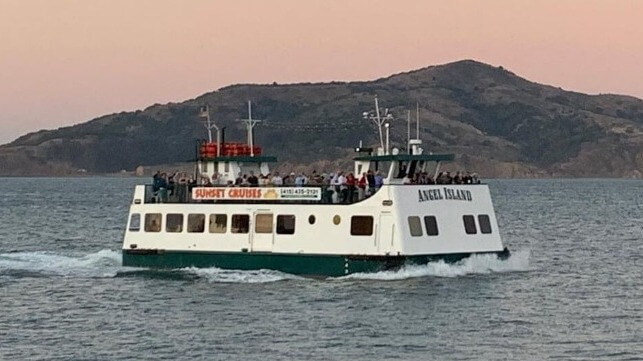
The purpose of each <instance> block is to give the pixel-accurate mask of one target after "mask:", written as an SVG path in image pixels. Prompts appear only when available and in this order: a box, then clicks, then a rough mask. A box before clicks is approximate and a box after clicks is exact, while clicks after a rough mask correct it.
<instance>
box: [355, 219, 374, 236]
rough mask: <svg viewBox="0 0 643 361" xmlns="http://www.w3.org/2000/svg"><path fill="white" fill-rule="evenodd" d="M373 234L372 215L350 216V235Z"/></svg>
mask: <svg viewBox="0 0 643 361" xmlns="http://www.w3.org/2000/svg"><path fill="white" fill-rule="evenodd" d="M372 235H373V217H371V216H352V217H351V236H372Z"/></svg>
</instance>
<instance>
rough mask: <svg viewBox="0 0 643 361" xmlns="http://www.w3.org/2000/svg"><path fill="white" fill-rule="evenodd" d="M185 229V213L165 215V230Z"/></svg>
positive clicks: (180, 230)
mask: <svg viewBox="0 0 643 361" xmlns="http://www.w3.org/2000/svg"><path fill="white" fill-rule="evenodd" d="M182 231H183V214H180V213H168V215H167V216H165V232H171V233H177V232H182Z"/></svg>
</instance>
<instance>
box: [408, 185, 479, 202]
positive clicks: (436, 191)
mask: <svg viewBox="0 0 643 361" xmlns="http://www.w3.org/2000/svg"><path fill="white" fill-rule="evenodd" d="M443 199H446V200H455V201H468V202H471V201H472V200H473V198H472V197H471V192H470V191H468V190H464V189H454V188H447V187H444V188H431V189H419V190H418V202H420V203H422V202H426V201H441V200H443Z"/></svg>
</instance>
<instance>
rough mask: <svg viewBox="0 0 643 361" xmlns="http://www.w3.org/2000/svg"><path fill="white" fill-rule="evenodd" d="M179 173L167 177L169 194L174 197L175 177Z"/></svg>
mask: <svg viewBox="0 0 643 361" xmlns="http://www.w3.org/2000/svg"><path fill="white" fill-rule="evenodd" d="M176 173H177V172H174V173H172V174H171V175H168V176H167V192H168V194H169V195H171V196H172V195H174V183H175V182H174V176H175V175H176Z"/></svg>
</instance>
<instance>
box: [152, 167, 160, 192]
mask: <svg viewBox="0 0 643 361" xmlns="http://www.w3.org/2000/svg"><path fill="white" fill-rule="evenodd" d="M159 189H161V171H160V170H157V171H156V173H154V175H153V176H152V191H153V192H154V193H157V192H158V191H159Z"/></svg>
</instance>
